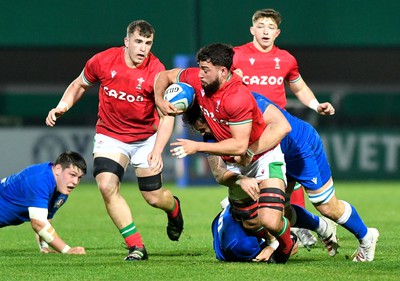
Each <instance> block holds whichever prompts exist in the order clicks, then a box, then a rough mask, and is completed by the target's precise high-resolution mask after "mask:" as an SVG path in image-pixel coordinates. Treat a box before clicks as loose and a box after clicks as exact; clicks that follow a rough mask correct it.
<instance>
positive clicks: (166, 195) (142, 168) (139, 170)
mask: <svg viewBox="0 0 400 281" xmlns="http://www.w3.org/2000/svg"><path fill="white" fill-rule="evenodd" d="M155 138H156V135H153V136H152V137H150V138H148V139H147V140H145V141H143V142H141V144H140V145H139V146H137V147H136V149H135V150H132V154H131V155H132V157H131V164H132V165H133V166H134V167H135V173H136V176H137V179H138V185H139V190H140V192H141V194H142V196H143V198H144V199H145V200H146V202H147V203H148V204H149V205H151V206H153V207H155V208H159V209H161V210H164V211H165V212H166V214H167V217H168V225H167V234H168V237H169V239H171V240H172V241H178V240H179V237H180V235H181V234H182V231H183V216H182V210H181V204H180V201H179V199H178V197H176V196H173V194H172V192H171V191H170V190H168V189H165V188H163V187H162V175H161V173H155V172H154V171H152V170H151V169H150V167H149V163H148V162H147V156H148V155H149V153H150V152H151V151H152V149H153V147H154V142H155Z"/></svg>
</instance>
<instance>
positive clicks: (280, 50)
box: [271, 46, 295, 59]
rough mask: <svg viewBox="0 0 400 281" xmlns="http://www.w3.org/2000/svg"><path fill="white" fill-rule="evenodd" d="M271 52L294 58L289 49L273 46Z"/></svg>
mask: <svg viewBox="0 0 400 281" xmlns="http://www.w3.org/2000/svg"><path fill="white" fill-rule="evenodd" d="M271 53H274V54H276V55H280V56H286V57H289V58H293V59H294V58H295V57H294V56H293V55H292V54H291V53H290V52H289V51H287V50H284V49H281V48H279V47H278V46H274V47H273V49H272V52H271Z"/></svg>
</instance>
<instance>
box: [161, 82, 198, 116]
mask: <svg viewBox="0 0 400 281" xmlns="http://www.w3.org/2000/svg"><path fill="white" fill-rule="evenodd" d="M164 100H166V101H169V102H170V103H172V104H173V105H174V106H175V107H176V108H177V109H178V110H183V111H186V110H187V109H188V108H190V107H191V106H192V104H193V101H194V89H193V87H192V86H190V85H189V84H186V83H183V82H178V83H174V84H171V85H170V86H169V87H168V88H167V89H166V90H165V92H164Z"/></svg>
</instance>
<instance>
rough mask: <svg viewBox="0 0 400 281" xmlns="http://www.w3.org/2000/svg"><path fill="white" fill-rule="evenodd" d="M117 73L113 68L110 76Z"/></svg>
mask: <svg viewBox="0 0 400 281" xmlns="http://www.w3.org/2000/svg"><path fill="white" fill-rule="evenodd" d="M116 74H117V72H116V71H115V70H112V71H111V78H114V76H115V75H116Z"/></svg>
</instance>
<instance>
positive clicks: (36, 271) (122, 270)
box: [0, 182, 400, 281]
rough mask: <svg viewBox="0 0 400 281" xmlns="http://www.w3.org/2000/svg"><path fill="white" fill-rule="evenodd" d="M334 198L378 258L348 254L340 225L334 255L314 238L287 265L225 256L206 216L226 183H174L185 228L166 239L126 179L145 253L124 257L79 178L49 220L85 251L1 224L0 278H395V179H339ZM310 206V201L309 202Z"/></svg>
mask: <svg viewBox="0 0 400 281" xmlns="http://www.w3.org/2000/svg"><path fill="white" fill-rule="evenodd" d="M335 186H336V194H337V195H338V198H341V199H345V200H347V201H348V202H351V203H352V204H353V205H354V206H355V207H356V208H357V210H358V212H359V213H360V215H361V216H362V218H363V220H364V221H365V223H366V224H367V225H369V226H374V227H377V228H378V229H379V230H380V233H381V236H380V239H379V242H378V247H377V251H376V256H375V261H374V262H371V263H354V262H351V261H349V260H347V259H346V256H348V255H351V254H352V253H353V252H354V250H355V249H356V248H357V245H358V242H357V241H356V239H355V238H354V237H353V236H352V235H351V234H349V233H348V232H347V231H345V230H344V229H343V228H338V236H339V239H340V245H341V248H340V249H339V254H338V255H337V256H335V257H333V258H331V257H329V256H328V254H327V252H326V251H325V250H324V249H323V248H322V246H321V244H318V245H317V246H316V247H315V248H313V249H312V250H311V251H310V252H308V251H307V250H306V249H304V248H301V249H300V250H299V253H298V254H296V255H295V256H293V257H291V259H290V260H289V262H288V263H287V264H286V265H268V264H265V263H262V264H261V263H222V262H219V261H217V260H216V259H215V256H214V253H213V250H212V244H211V243H212V237H211V234H210V233H211V232H210V224H211V221H212V219H213V218H214V217H215V215H216V214H217V213H218V212H219V210H220V207H219V201H220V200H221V199H222V198H223V197H224V196H225V194H226V189H225V188H224V187H198V188H186V189H178V188H174V187H171V186H169V187H170V188H171V190H172V191H173V192H174V194H176V195H177V196H179V198H180V199H181V203H182V206H183V207H182V208H183V212H184V218H185V230H184V232H183V234H182V236H181V239H180V241H179V242H172V241H169V240H168V237H167V235H166V232H165V227H166V215H165V214H164V213H163V212H161V211H159V210H157V209H154V208H152V207H150V206H148V205H146V204H145V203H144V200H143V199H142V198H141V195H140V193H139V192H138V190H137V188H136V186H134V185H132V184H124V185H123V186H122V193H123V195H124V196H125V198H126V199H127V201H128V202H129V204H130V206H131V208H132V212H133V215H134V219H135V223H136V225H137V227H138V230H139V231H140V233H141V234H142V237H143V240H144V242H145V245H146V248H147V251H148V253H149V260H148V261H145V262H124V261H123V258H124V257H125V255H126V254H127V251H126V250H125V249H124V248H122V247H121V242H122V238H121V237H120V235H119V233H118V231H117V229H116V228H115V226H114V225H113V223H112V222H111V220H110V219H109V217H108V215H107V213H106V211H105V208H104V204H103V201H102V199H101V196H100V193H99V192H98V190H97V188H96V187H95V185H94V184H82V185H81V186H80V187H79V188H77V189H76V190H75V191H74V192H73V193H72V195H71V196H70V198H69V201H68V203H67V204H66V205H65V206H64V207H63V208H61V209H60V211H59V213H58V214H57V216H56V218H55V220H54V226H55V228H56V230H57V232H58V234H59V235H60V236H61V237H62V238H63V239H64V240H65V241H66V242H67V243H68V244H69V245H70V246H84V247H85V248H86V252H87V254H86V255H85V256H74V255H61V254H49V255H43V254H40V252H39V250H38V248H37V246H36V243H35V240H34V233H33V231H32V230H31V227H30V224H29V223H25V224H23V225H20V226H16V227H6V228H3V229H1V230H0V268H1V274H0V280H153V281H156V280H219V281H222V280H246V279H248V280H271V279H273V280H324V281H328V280H399V278H400V263H399V262H400V258H399V255H400V247H399V241H398V236H397V234H399V233H400V219H399V216H398V209H399V208H398V201H399V198H400V185H399V183H398V182H366V183H361V182H360V183H358V182H352V183H347V182H337V183H336V185H335ZM308 209H309V210H311V211H312V212H313V213H315V209H314V208H313V207H311V206H309V207H308Z"/></svg>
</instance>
